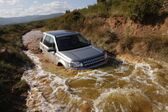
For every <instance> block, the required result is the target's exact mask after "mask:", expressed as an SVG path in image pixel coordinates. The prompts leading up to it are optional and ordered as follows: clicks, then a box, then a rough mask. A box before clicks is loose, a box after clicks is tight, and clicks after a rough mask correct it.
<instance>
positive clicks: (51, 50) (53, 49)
mask: <svg viewBox="0 0 168 112" xmlns="http://www.w3.org/2000/svg"><path fill="white" fill-rule="evenodd" d="M47 51H48V52H56V49H55V48H53V47H50V48H49V49H47Z"/></svg>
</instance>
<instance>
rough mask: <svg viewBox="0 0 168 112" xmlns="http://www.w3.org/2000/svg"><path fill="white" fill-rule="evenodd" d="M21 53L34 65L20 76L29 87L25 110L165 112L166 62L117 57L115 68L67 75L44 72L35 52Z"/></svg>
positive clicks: (167, 93) (167, 95)
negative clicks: (118, 60)
mask: <svg viewBox="0 0 168 112" xmlns="http://www.w3.org/2000/svg"><path fill="white" fill-rule="evenodd" d="M25 54H26V55H27V56H28V57H29V58H30V59H31V60H32V61H33V62H34V64H35V68H33V69H30V70H27V71H25V73H24V74H23V77H22V79H24V80H26V81H27V83H28V84H29V85H30V87H31V89H30V91H29V92H28V97H27V107H28V108H27V111H28V112H29V111H30V112H32V111H42V112H168V65H167V63H163V62H159V61H155V60H152V59H146V60H145V61H144V60H143V61H139V62H135V61H133V62H131V61H127V59H126V58H125V57H121V60H123V62H124V63H123V64H122V65H120V66H119V67H117V68H115V67H112V66H105V67H101V68H99V69H94V70H87V71H79V72H78V73H77V74H76V75H75V76H69V77H68V76H64V75H59V74H53V73H50V72H47V71H45V70H44V69H43V68H42V63H41V62H40V59H39V58H38V57H37V56H36V55H35V54H33V53H31V52H30V51H25Z"/></svg>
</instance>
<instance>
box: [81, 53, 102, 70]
mask: <svg viewBox="0 0 168 112" xmlns="http://www.w3.org/2000/svg"><path fill="white" fill-rule="evenodd" d="M104 61H105V58H104V55H101V56H97V57H94V58H90V59H86V60H84V61H83V62H82V63H83V66H84V67H89V66H93V65H96V64H98V63H101V62H104Z"/></svg>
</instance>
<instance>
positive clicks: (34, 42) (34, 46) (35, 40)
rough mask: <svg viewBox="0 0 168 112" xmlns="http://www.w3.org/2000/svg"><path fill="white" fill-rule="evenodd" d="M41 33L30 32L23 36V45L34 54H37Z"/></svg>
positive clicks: (36, 31) (37, 31)
mask: <svg viewBox="0 0 168 112" xmlns="http://www.w3.org/2000/svg"><path fill="white" fill-rule="evenodd" d="M42 36H43V33H42V32H41V31H40V30H32V31H30V32H28V33H26V34H25V35H23V37H22V40H23V45H24V46H25V47H26V48H27V49H29V50H31V51H33V52H34V53H38V52H39V43H40V39H41V38H42Z"/></svg>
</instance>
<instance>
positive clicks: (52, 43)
mask: <svg viewBox="0 0 168 112" xmlns="http://www.w3.org/2000/svg"><path fill="white" fill-rule="evenodd" d="M48 47H53V48H55V42H54V39H53V38H52V37H51V38H50V40H49V45H48Z"/></svg>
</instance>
